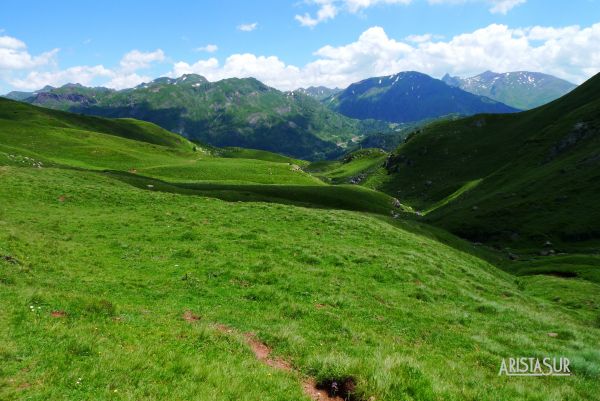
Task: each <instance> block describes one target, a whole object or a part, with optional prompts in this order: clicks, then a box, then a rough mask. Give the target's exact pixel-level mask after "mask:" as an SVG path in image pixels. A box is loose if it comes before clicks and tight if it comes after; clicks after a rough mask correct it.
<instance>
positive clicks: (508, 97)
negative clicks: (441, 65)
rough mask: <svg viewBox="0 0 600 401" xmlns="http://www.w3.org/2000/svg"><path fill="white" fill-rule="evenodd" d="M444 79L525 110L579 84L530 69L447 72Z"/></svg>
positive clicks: (557, 96)
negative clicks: (454, 74)
mask: <svg viewBox="0 0 600 401" xmlns="http://www.w3.org/2000/svg"><path fill="white" fill-rule="evenodd" d="M442 80H443V81H444V82H446V84H448V85H450V86H455V87H458V88H461V89H463V90H465V91H467V92H470V93H473V94H476V95H480V96H487V97H489V98H491V99H494V100H497V101H499V102H502V103H506V104H508V105H510V106H513V107H517V108H520V109H524V110H526V109H531V108H535V107H538V106H541V105H543V104H546V103H548V102H551V101H552V100H555V99H557V98H559V97H561V96H563V95H565V94H566V93H568V92H570V91H571V90H573V89H574V88H575V87H576V86H575V85H574V84H572V83H570V82H567V81H565V80H562V79H560V78H556V77H553V76H552V75H548V74H543V73H540V72H530V71H514V72H503V73H497V72H492V71H485V72H483V73H481V74H479V75H475V76H473V77H469V78H459V77H451V76H450V75H449V74H446V75H444V77H443V78H442Z"/></svg>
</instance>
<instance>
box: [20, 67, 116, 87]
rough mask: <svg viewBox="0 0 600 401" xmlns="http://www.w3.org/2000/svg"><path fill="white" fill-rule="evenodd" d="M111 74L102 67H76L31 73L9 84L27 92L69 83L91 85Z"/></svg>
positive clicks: (111, 73) (111, 74)
mask: <svg viewBox="0 0 600 401" xmlns="http://www.w3.org/2000/svg"><path fill="white" fill-rule="evenodd" d="M113 74H114V73H113V72H112V71H111V70H109V69H108V68H105V67H104V66H102V65H96V66H77V67H71V68H67V69H65V70H60V71H31V72H30V73H29V74H27V76H26V77H25V78H22V79H19V78H17V79H12V80H10V84H11V85H13V86H14V87H16V88H19V89H27V90H36V89H40V88H42V87H44V86H46V85H51V86H60V85H64V84H66V83H69V82H72V83H80V84H82V85H91V84H92V82H93V81H94V80H95V79H96V78H98V77H105V78H110V77H112V76H113Z"/></svg>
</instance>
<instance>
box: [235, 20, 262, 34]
mask: <svg viewBox="0 0 600 401" xmlns="http://www.w3.org/2000/svg"><path fill="white" fill-rule="evenodd" d="M256 28H258V22H253V23H251V24H241V25H238V27H237V29H238V30H240V31H242V32H252V31H253V30H255V29H256Z"/></svg>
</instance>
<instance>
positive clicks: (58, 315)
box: [50, 310, 67, 319]
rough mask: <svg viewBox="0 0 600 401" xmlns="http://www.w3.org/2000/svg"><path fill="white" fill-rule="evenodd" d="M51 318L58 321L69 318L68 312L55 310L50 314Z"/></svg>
mask: <svg viewBox="0 0 600 401" xmlns="http://www.w3.org/2000/svg"><path fill="white" fill-rule="evenodd" d="M50 316H52V317H54V318H57V319H58V318H61V317H67V312H65V311H64V310H53V311H52V312H50Z"/></svg>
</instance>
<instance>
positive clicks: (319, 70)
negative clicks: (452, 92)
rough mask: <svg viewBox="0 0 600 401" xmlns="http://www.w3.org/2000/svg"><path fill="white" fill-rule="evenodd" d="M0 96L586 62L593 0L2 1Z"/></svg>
mask: <svg viewBox="0 0 600 401" xmlns="http://www.w3.org/2000/svg"><path fill="white" fill-rule="evenodd" d="M1 9H2V12H1V13H0V93H3V92H6V91H8V90H13V89H23V90H33V89H37V88H39V87H41V86H44V85H45V84H51V85H61V84H64V83H66V82H72V81H73V82H75V81H76V82H81V83H83V84H86V85H107V86H111V87H115V88H122V87H129V86H134V85H136V84H139V83H140V82H142V81H145V80H149V79H152V78H156V77H158V76H163V75H170V76H175V75H180V74H181V73H188V72H195V73H201V74H203V75H205V76H207V77H208V78H209V79H211V80H216V79H220V78H224V77H228V76H256V77H257V78H259V79H261V80H263V81H265V82H266V83H268V84H270V85H272V86H275V87H278V88H280V89H292V88H295V87H299V86H308V85H317V84H324V85H328V86H345V85H347V84H349V83H351V82H353V81H355V80H359V79H362V78H366V77H368V76H375V75H388V74H391V73H395V72H398V71H400V70H408V69H410V70H419V71H422V72H425V73H429V74H431V75H433V76H436V77H439V76H441V75H443V73H445V72H449V73H451V74H456V75H463V76H466V75H473V74H477V73H480V72H482V71H484V70H486V69H491V70H495V71H499V72H504V71H511V70H520V69H530V70H537V71H542V72H547V73H551V74H554V75H557V76H560V77H562V78H565V79H569V80H571V81H574V82H577V83H579V82H581V81H583V80H585V79H586V78H589V77H590V76H591V75H593V74H594V73H596V72H598V71H599V70H600V0H571V1H568V2H567V1H564V0H305V1H302V0H291V1H288V0H256V1H234V0H221V1H176V0H171V1H127V0H121V1H113V0H105V1H102V2H91V1H90V2H88V1H82V2H75V1H66V0H63V1H61V0H56V1H51V2H50V1H42V0H38V1H31V0H3V2H2V6H1Z"/></svg>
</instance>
